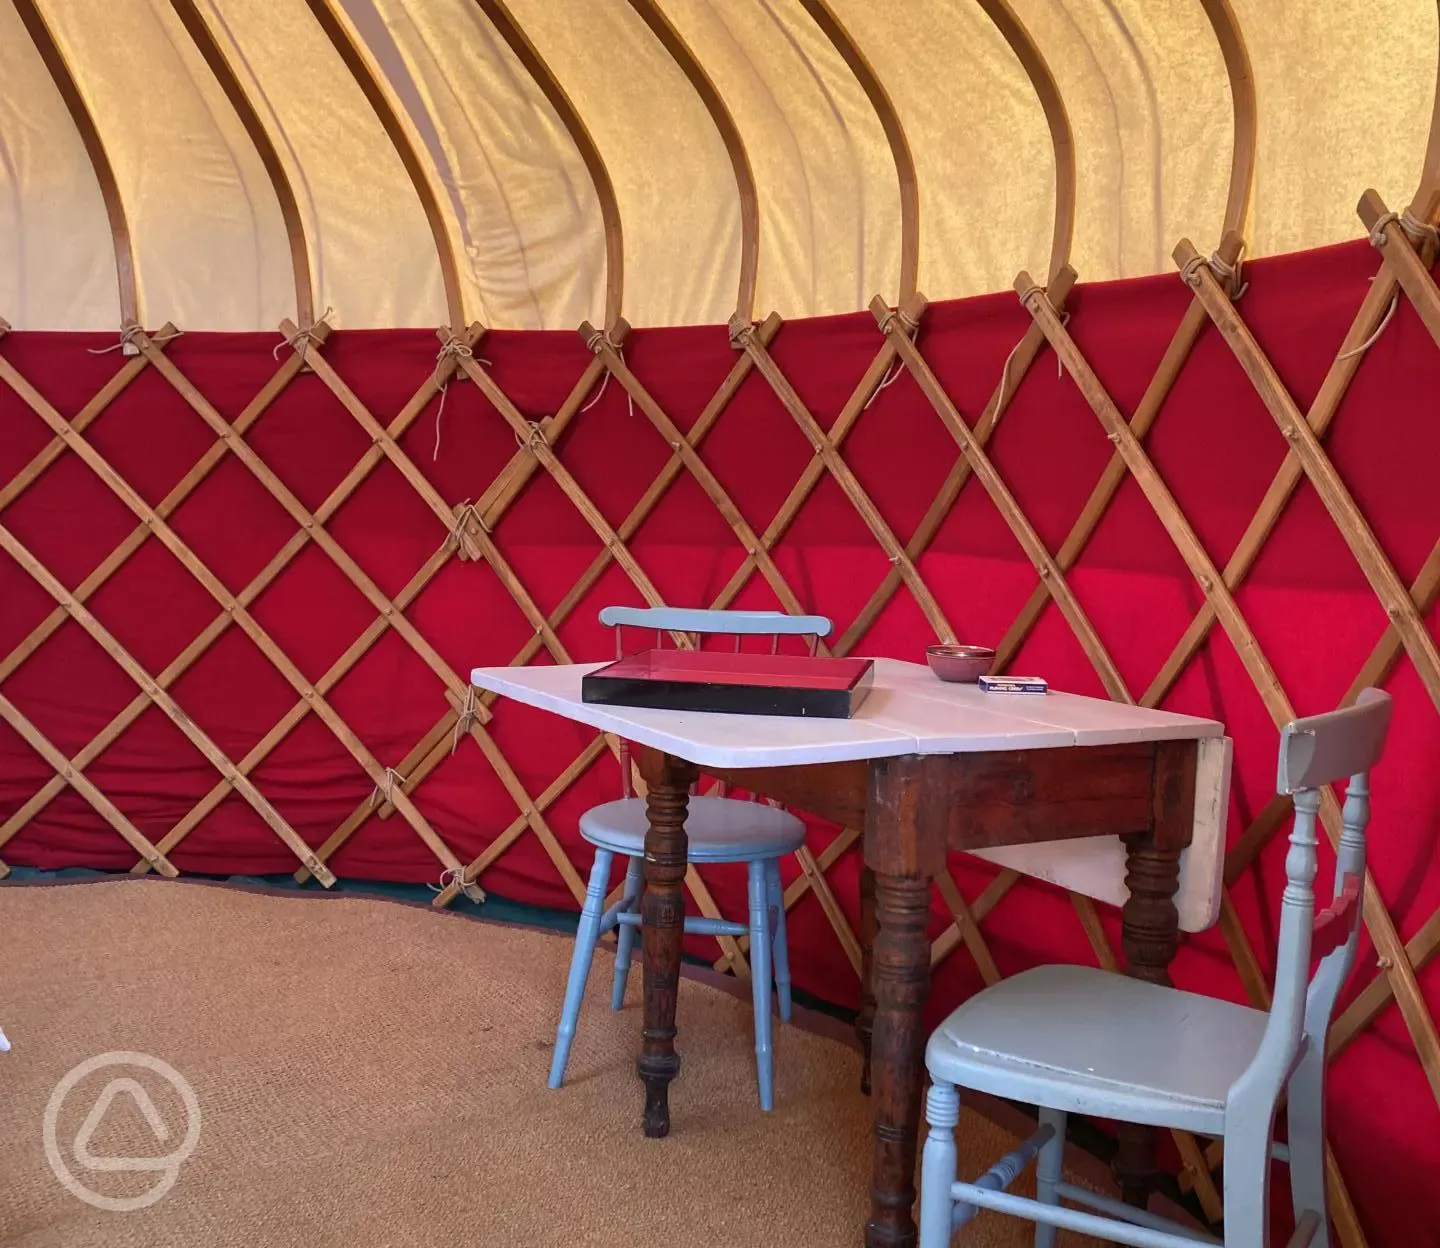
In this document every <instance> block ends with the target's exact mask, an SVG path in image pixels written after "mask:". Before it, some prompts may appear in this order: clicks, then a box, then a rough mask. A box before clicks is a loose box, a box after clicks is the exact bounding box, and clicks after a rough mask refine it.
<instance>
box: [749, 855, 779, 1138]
mask: <svg viewBox="0 0 1440 1248" xmlns="http://www.w3.org/2000/svg"><path fill="white" fill-rule="evenodd" d="M748 874H749V882H750V984H751V987H752V989H753V994H754V1003H755V1073H756V1074H757V1076H758V1077H759V1080H760V1108H761V1109H765V1110H769V1109H773V1108H774V1105H775V1066H774V1055H773V1053H772V1052H771V1047H770V896H769V889H768V887H767V885H766V881H765V864H764V863H763V862H752V863H750V864H749V871H748Z"/></svg>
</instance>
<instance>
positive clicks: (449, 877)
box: [427, 867, 485, 902]
mask: <svg viewBox="0 0 1440 1248" xmlns="http://www.w3.org/2000/svg"><path fill="white" fill-rule="evenodd" d="M452 885H453V886H454V887H455V888H458V889H459V890H460V891H461V892H462V893H464V894H465V896H466V897H468V898H469V899H470V900H471V901H474V902H481V901H484V900H485V890H484V889H483V888H481V887H480V885H478V884H477V883H475V881H474V880H467V879H466V878H465V868H464V867H446V868H445V870H443V871H442V872H440V883H438V884H430V885H427V887H428V888H429V889H430V891H431V892H432V893H443V892H444V891H445V890H446V889H447V888H449V887H451V886H452Z"/></svg>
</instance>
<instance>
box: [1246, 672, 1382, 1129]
mask: <svg viewBox="0 0 1440 1248" xmlns="http://www.w3.org/2000/svg"><path fill="white" fill-rule="evenodd" d="M1390 712H1391V703H1390V695H1389V694H1387V693H1383V692H1382V691H1381V690H1379V689H1366V690H1364V691H1363V692H1362V693H1361V694H1360V696H1359V697H1358V698H1357V699H1356V700H1355V704H1354V705H1353V706H1347V707H1344V708H1342V709H1340V710H1338V711H1327V712H1326V713H1325V714H1323V715H1312V716H1310V717H1309V718H1307V719H1297V720H1294V721H1293V722H1291V723H1289V724H1286V725H1285V728H1284V729H1283V731H1282V732H1281V734H1280V766H1279V774H1278V778H1277V781H1276V790H1277V792H1279V793H1281V794H1293V795H1294V798H1295V822H1294V826H1293V827H1292V829H1291V832H1290V851H1289V853H1288V854H1287V855H1286V858H1285V893H1284V896H1283V899H1282V903H1281V911H1280V940H1279V948H1278V951H1277V953H1276V958H1275V993H1274V998H1273V1000H1272V1002H1271V1006H1270V1018H1269V1021H1268V1022H1267V1024H1266V1027H1265V1036H1264V1039H1263V1040H1262V1041H1261V1044H1260V1048H1259V1051H1258V1052H1257V1053H1256V1055H1255V1060H1254V1061H1253V1062H1251V1064H1250V1067H1249V1069H1247V1070H1246V1072H1245V1073H1244V1074H1243V1075H1242V1076H1241V1077H1240V1078H1239V1079H1237V1080H1236V1082H1235V1085H1234V1087H1232V1088H1231V1091H1230V1098H1231V1102H1232V1103H1234V1101H1235V1100H1236V1098H1237V1097H1238V1096H1244V1095H1246V1094H1252V1095H1259V1096H1265V1095H1269V1096H1278V1095H1279V1091H1280V1089H1281V1088H1282V1087H1283V1086H1284V1084H1285V1081H1286V1079H1287V1078H1288V1077H1289V1073H1290V1069H1291V1067H1292V1065H1293V1064H1294V1061H1295V1056H1296V1053H1297V1052H1298V1051H1299V1048H1300V1042H1301V1039H1302V1037H1308V1039H1309V1042H1310V1043H1311V1044H1312V1045H1317V1046H1319V1051H1320V1052H1321V1053H1323V1052H1324V1046H1325V1039H1326V1034H1327V1033H1328V1032H1329V1030H1330V1018H1331V1015H1332V1014H1333V1013H1334V1009H1335V1000H1336V998H1337V997H1338V996H1339V994H1340V989H1341V987H1342V986H1343V985H1344V983H1345V980H1346V978H1347V977H1348V976H1349V974H1350V970H1351V967H1352V966H1353V965H1354V963H1355V947H1356V944H1357V943H1358V941H1359V936H1360V918H1361V911H1362V908H1363V907H1362V903H1363V900H1364V888H1365V829H1366V826H1367V825H1368V823H1369V822H1370V769H1371V768H1372V767H1373V766H1374V765H1375V764H1376V763H1377V762H1378V761H1379V760H1380V755H1381V753H1382V752H1383V750H1384V748H1385V737H1386V734H1387V733H1388V731H1389V728H1390ZM1347 777H1348V779H1349V781H1350V783H1349V786H1348V787H1347V789H1346V792H1345V806H1344V809H1343V812H1342V814H1341V824H1342V828H1341V835H1340V845H1339V850H1338V852H1337V854H1336V861H1335V881H1334V887H1333V889H1332V890H1331V896H1332V900H1331V902H1330V904H1329V905H1328V906H1327V907H1325V909H1323V910H1322V911H1321V912H1320V913H1319V914H1318V915H1317V914H1316V913H1315V892H1314V888H1313V885H1314V882H1315V874H1316V869H1317V864H1316V853H1315V850H1316V844H1317V840H1316V832H1315V828H1316V821H1317V817H1318V815H1319V812H1320V801H1321V790H1322V788H1323V787H1324V786H1325V785H1327V784H1333V783H1335V782H1336V781H1339V780H1344V779H1346V778H1347ZM1317 954H1318V955H1319V965H1318V966H1317V967H1316V969H1315V973H1314V975H1313V976H1312V975H1311V974H1310V964H1311V961H1312V960H1313V959H1314V958H1315V956H1316V955H1317Z"/></svg>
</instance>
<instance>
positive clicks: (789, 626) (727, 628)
mask: <svg viewBox="0 0 1440 1248" xmlns="http://www.w3.org/2000/svg"><path fill="white" fill-rule="evenodd" d="M600 623H602V624H604V625H605V626H606V627H607V628H613V629H614V630H615V657H616V658H617V659H619V658H623V657H624V649H623V643H622V641H621V631H622V629H624V628H626V627H631V628H653V629H654V630H655V646H656V648H657V649H658V648H660V644H661V641H662V640H663V638H664V635H665V634H666V633H674V634H676V635H677V636H678V635H680V634H684V633H693V634H698V635H700V636H717V635H719V636H726V637H734V638H735V649H737V650H738V649H740V641H741V638H743V637H756V636H768V637H770V638H771V639H772V640H771V647H770V648H771V650H772V651H774V650H776V649H778V648H779V645H780V638H781V637H809V638H810V652H811V653H812V654H813V653H814V652H815V646H816V643H817V642H818V641H819V639H820V638H822V637H828V636H830V630H831V628H832V627H833V625H832V624H831V622H830V620H829V619H828V618H827V617H825V616H823V615H786V614H785V613H784V612H783V611H706V610H701V609H691V608H687V607H604V608H602V609H601V612H600ZM620 777H621V779H620V786H621V793H622V794H623V796H625V797H631V796H633V795H634V792H635V787H634V784H633V782H632V779H631V776H630V744H629V742H627V741H621V742H620ZM717 791H718V792H720V793H723V792H724V786H723V785H722V786H720V788H719V789H718V790H717Z"/></svg>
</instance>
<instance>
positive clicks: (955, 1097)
mask: <svg viewBox="0 0 1440 1248" xmlns="http://www.w3.org/2000/svg"><path fill="white" fill-rule="evenodd" d="M925 1120H926V1121H927V1122H928V1123H929V1124H930V1132H929V1134H928V1135H927V1136H926V1137H925V1148H924V1151H923V1152H922V1153H921V1154H920V1248H950V1237H951V1233H952V1221H951V1220H952V1218H953V1217H954V1211H955V1200H954V1198H953V1197H952V1196H951V1195H950V1187H951V1185H952V1184H953V1183H954V1182H955V1124H956V1123H957V1122H959V1121H960V1094H959V1093H958V1092H957V1091H956V1090H955V1085H954V1084H953V1083H941V1082H939V1081H936V1082H935V1083H932V1084H931V1085H930V1091H929V1092H928V1093H926V1096H925Z"/></svg>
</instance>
